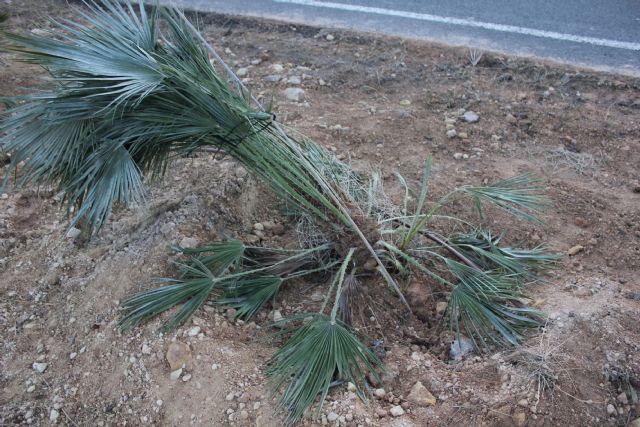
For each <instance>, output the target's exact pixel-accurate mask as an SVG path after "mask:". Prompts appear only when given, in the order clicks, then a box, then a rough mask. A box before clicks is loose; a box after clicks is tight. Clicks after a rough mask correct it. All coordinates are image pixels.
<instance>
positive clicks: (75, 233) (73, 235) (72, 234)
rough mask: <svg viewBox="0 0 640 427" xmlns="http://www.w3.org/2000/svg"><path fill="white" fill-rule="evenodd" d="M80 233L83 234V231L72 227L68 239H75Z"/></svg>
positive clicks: (68, 232)
mask: <svg viewBox="0 0 640 427" xmlns="http://www.w3.org/2000/svg"><path fill="white" fill-rule="evenodd" d="M80 233H82V231H81V230H80V229H79V228H75V227H71V228H70V229H69V231H67V239H75V238H77V237H78V236H79V235H80Z"/></svg>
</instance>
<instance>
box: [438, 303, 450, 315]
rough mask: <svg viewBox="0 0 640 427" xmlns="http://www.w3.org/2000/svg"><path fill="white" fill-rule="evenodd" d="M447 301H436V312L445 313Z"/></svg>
mask: <svg viewBox="0 0 640 427" xmlns="http://www.w3.org/2000/svg"><path fill="white" fill-rule="evenodd" d="M447 305H448V304H447V302H446V301H439V302H437V303H436V313H437V314H444V312H445V311H447Z"/></svg>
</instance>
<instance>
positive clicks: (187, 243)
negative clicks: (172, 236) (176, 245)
mask: <svg viewBox="0 0 640 427" xmlns="http://www.w3.org/2000/svg"><path fill="white" fill-rule="evenodd" d="M196 246H198V239H196V238H194V237H185V238H184V239H182V240H180V247H181V248H185V249H188V248H195V247H196Z"/></svg>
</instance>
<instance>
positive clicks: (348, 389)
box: [347, 382, 356, 391]
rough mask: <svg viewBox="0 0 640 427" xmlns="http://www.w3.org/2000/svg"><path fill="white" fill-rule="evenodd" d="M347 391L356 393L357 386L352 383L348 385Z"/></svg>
mask: <svg viewBox="0 0 640 427" xmlns="http://www.w3.org/2000/svg"><path fill="white" fill-rule="evenodd" d="M347 391H356V385H355V384H354V383H352V382H348V383H347Z"/></svg>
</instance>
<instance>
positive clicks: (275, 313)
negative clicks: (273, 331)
mask: <svg viewBox="0 0 640 427" xmlns="http://www.w3.org/2000/svg"><path fill="white" fill-rule="evenodd" d="M282 319H283V317H282V313H280V310H273V322H274V323H277V322H280V321H281V320H282Z"/></svg>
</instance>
